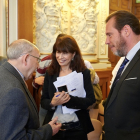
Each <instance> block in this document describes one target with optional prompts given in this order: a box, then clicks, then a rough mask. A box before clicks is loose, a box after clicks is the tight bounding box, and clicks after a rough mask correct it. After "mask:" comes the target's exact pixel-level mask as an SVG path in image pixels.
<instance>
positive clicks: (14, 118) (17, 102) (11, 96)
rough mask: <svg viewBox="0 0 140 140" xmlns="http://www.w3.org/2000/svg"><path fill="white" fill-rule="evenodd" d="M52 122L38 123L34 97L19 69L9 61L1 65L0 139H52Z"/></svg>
mask: <svg viewBox="0 0 140 140" xmlns="http://www.w3.org/2000/svg"><path fill="white" fill-rule="evenodd" d="M51 136H52V128H51V126H50V125H49V124H47V125H45V126H43V127H39V119H38V111H37V107H36V104H35V102H34V99H33V97H32V95H31V94H30V92H29V91H28V89H27V88H26V85H25V83H24V81H23V79H22V77H21V76H20V74H19V73H18V72H17V70H16V69H15V68H14V67H13V66H12V65H11V64H10V63H8V62H5V63H4V64H3V65H1V66H0V139H1V140H19V139H20V140H50V139H51Z"/></svg>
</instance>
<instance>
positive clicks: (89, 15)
mask: <svg viewBox="0 0 140 140" xmlns="http://www.w3.org/2000/svg"><path fill="white" fill-rule="evenodd" d="M98 3H99V2H98V0H67V1H66V0H53V1H48V0H34V33H33V34H34V43H35V44H36V45H37V47H38V48H39V50H40V52H41V53H47V54H48V53H51V51H52V47H53V44H54V42H55V40H56V37H57V36H58V34H60V33H64V34H70V35H72V36H73V37H74V38H75V39H76V41H77V43H78V45H79V47H80V49H81V52H82V54H89V55H90V54H93V55H94V54H97V52H96V50H97V49H98V48H97V25H98V20H97V18H98V13H99V12H98V9H97V8H96V7H97V5H98Z"/></svg>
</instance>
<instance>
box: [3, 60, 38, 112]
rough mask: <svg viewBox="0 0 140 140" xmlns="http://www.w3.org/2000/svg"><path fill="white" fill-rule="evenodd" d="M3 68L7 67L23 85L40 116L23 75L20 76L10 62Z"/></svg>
mask: <svg viewBox="0 0 140 140" xmlns="http://www.w3.org/2000/svg"><path fill="white" fill-rule="evenodd" d="M3 67H5V68H6V69H7V70H8V71H9V72H10V73H12V75H14V76H15V77H16V78H17V79H18V80H19V83H21V84H22V86H23V87H24V89H25V91H26V93H27V95H28V97H29V99H30V100H31V102H32V104H33V106H34V108H35V110H36V112H37V114H38V109H37V106H36V103H35V101H34V99H33V97H32V95H31V93H30V91H29V90H28V88H27V86H26V84H25V82H24V80H23V78H22V77H21V75H20V74H19V73H18V71H17V70H16V69H15V68H14V67H13V66H12V65H11V64H10V63H8V62H5V63H4V64H3Z"/></svg>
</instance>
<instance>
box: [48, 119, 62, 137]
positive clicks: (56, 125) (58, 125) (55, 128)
mask: <svg viewBox="0 0 140 140" xmlns="http://www.w3.org/2000/svg"><path fill="white" fill-rule="evenodd" d="M57 120H58V117H55V118H54V119H53V120H52V121H50V122H49V124H50V125H51V127H52V131H53V133H52V136H53V135H55V134H56V133H57V132H58V131H59V129H60V128H61V126H62V124H61V123H57Z"/></svg>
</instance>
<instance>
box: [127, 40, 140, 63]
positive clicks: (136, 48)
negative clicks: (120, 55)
mask: <svg viewBox="0 0 140 140" xmlns="http://www.w3.org/2000/svg"><path fill="white" fill-rule="evenodd" d="M139 49H140V41H139V42H138V43H137V44H136V45H135V46H134V47H133V48H132V49H131V50H130V51H129V52H128V54H127V55H126V58H127V59H128V60H129V61H131V60H132V59H133V57H134V55H135V54H136V53H137V51H138V50H139Z"/></svg>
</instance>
